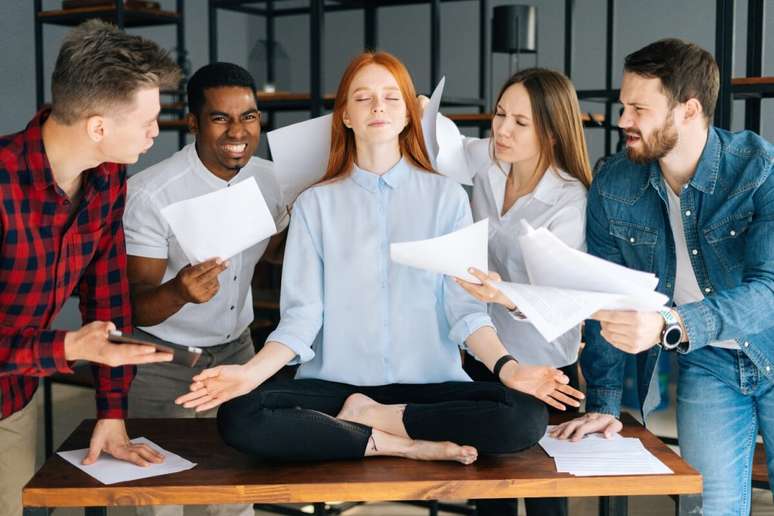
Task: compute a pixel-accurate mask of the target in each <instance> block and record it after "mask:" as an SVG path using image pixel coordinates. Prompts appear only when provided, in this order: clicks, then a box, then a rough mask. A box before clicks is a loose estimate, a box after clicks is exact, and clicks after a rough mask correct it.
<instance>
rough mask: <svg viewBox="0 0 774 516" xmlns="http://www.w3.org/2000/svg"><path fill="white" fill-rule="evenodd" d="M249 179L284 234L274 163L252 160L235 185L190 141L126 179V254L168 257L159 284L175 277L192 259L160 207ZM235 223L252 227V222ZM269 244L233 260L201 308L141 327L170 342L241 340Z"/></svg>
mask: <svg viewBox="0 0 774 516" xmlns="http://www.w3.org/2000/svg"><path fill="white" fill-rule="evenodd" d="M249 178H255V181H256V182H257V183H258V187H259V188H260V190H261V193H262V194H263V197H264V198H265V199H266V204H267V205H268V207H269V211H270V212H271V214H272V216H273V217H274V220H275V222H276V224H277V230H278V231H282V230H283V229H284V228H285V227H286V226H287V224H288V215H287V211H286V210H285V208H284V203H283V202H282V198H281V194H280V189H279V185H278V184H277V180H276V178H275V176H274V172H273V165H272V163H271V162H270V161H266V160H264V159H260V158H256V157H253V158H251V159H250V161H249V162H248V163H247V165H245V166H244V167H243V168H242V169H241V170H240V171H239V173H238V174H237V175H236V176H234V178H232V179H231V181H224V180H222V179H220V178H219V177H217V176H216V175H215V174H213V173H212V172H210V171H209V170H207V168H206V167H205V166H204V164H203V163H202V162H201V160H200V159H199V156H198V154H197V153H196V146H195V144H194V143H191V144H189V145H186V146H185V147H183V149H181V150H179V151H178V152H176V153H175V154H173V155H172V156H171V157H169V158H168V159H165V160H164V161H162V162H160V163H157V164H156V165H153V166H152V167H150V168H148V169H146V170H143V171H142V172H139V173H137V174H135V175H134V176H132V177H131V178H129V181H128V192H127V202H126V210H125V211H124V231H125V233H126V252H127V254H129V255H132V256H141V257H145V258H160V259H166V260H167V269H166V270H165V271H164V277H163V279H162V280H161V281H162V283H165V282H167V281H169V280H170V279H172V278H174V277H175V276H176V275H177V273H178V272H179V271H180V269H182V268H183V267H185V266H186V265H188V259H187V258H186V257H185V254H184V253H183V250H182V249H181V248H180V245H179V244H178V243H177V239H176V238H175V235H174V234H173V233H172V230H171V229H170V227H169V224H167V222H166V220H164V218H163V217H162V216H161V209H162V208H164V207H165V206H168V205H170V204H173V203H175V202H178V201H183V200H186V199H190V198H193V197H198V196H200V195H205V194H208V193H210V192H214V191H216V190H220V189H223V188H228V187H229V186H231V185H233V184H236V183H238V182H240V181H244V180H246V179H249ZM233 223H234V224H249V223H250V221H249V220H235V221H233ZM268 242H269V240H268V239H266V240H263V241H262V242H259V243H258V244H256V245H254V246H253V247H251V248H249V249H246V250H245V251H242V252H241V253H239V254H238V255H236V256H234V257H231V258H229V262H230V266H229V267H228V269H226V270H225V271H223V272H222V273H221V274H220V276H219V277H218V280H219V282H220V289H219V290H218V293H217V294H215V296H214V297H213V298H212V299H210V300H209V301H207V302H206V303H201V304H196V303H187V304H186V305H184V306H183V307H182V308H181V309H180V310H179V311H178V312H177V313H174V314H172V315H171V316H170V317H169V318H168V319H167V320H165V321H164V322H162V323H161V324H157V325H155V326H146V327H141V329H142V330H144V331H147V332H148V333H150V334H152V335H155V336H156V337H158V338H160V339H164V340H167V341H169V342H174V343H178V344H185V345H188V346H199V347H207V346H215V345H218V344H224V343H226V342H228V341H231V340H234V339H236V338H237V337H239V335H240V334H241V333H242V332H243V331H244V330H245V329H246V328H247V327H248V326H249V325H250V323H251V322H252V320H253V303H252V292H251V290H250V283H251V280H252V277H253V271H254V269H255V264H256V263H258V260H259V259H260V258H261V256H262V255H263V252H264V251H265V250H266V246H267V245H268Z"/></svg>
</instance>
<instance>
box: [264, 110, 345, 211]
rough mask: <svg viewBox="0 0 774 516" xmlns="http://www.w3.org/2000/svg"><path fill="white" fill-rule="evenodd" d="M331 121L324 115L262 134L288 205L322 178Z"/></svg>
mask: <svg viewBox="0 0 774 516" xmlns="http://www.w3.org/2000/svg"><path fill="white" fill-rule="evenodd" d="M331 120H332V115H324V116H320V117H317V118H312V119H311V120H305V121H303V122H299V123H297V124H292V125H288V126H285V127H281V128H279V129H275V130H273V131H269V132H268V133H267V134H266V138H267V139H268V141H269V147H270V148H271V157H272V160H273V161H274V173H275V174H276V176H277V182H278V183H279V185H280V190H281V191H282V198H283V199H285V202H287V203H288V204H292V203H293V202H294V201H295V200H296V197H298V194H300V193H301V192H302V191H304V190H305V189H306V188H307V187H309V186H311V185H313V184H314V183H316V182H317V181H319V180H320V179H321V178H322V177H323V176H324V175H325V169H326V167H327V166H328V157H329V156H330V152H331Z"/></svg>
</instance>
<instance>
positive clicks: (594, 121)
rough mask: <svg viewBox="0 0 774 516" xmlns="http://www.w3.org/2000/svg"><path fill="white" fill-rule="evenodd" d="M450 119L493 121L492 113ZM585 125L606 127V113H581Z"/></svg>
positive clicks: (477, 124) (462, 122)
mask: <svg viewBox="0 0 774 516" xmlns="http://www.w3.org/2000/svg"><path fill="white" fill-rule="evenodd" d="M445 116H447V117H448V118H449V119H450V120H452V121H454V122H455V123H456V124H457V125H460V126H472V127H483V126H489V125H490V124H491V123H492V114H491V113H448V114H445ZM581 120H582V121H583V125H584V126H585V127H605V115H603V114H601V113H581Z"/></svg>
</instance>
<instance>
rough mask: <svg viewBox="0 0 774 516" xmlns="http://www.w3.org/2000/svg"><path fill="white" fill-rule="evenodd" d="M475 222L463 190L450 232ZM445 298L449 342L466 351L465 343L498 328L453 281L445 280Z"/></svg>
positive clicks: (485, 312) (477, 304) (482, 306)
mask: <svg viewBox="0 0 774 516" xmlns="http://www.w3.org/2000/svg"><path fill="white" fill-rule="evenodd" d="M472 223H473V216H472V214H471V212H470V204H469V203H468V200H467V196H466V195H465V192H464V191H463V190H462V189H460V192H459V197H458V199H457V203H456V215H455V220H454V227H453V228H452V229H451V231H457V230H459V229H462V228H464V227H466V226H469V225H470V224H472ZM451 231H450V232H451ZM443 298H444V309H445V311H446V319H447V320H448V321H449V340H451V341H452V342H454V343H455V344H457V345H458V346H460V347H462V348H465V340H467V338H468V337H470V336H471V335H472V334H473V333H474V332H475V331H477V330H479V329H481V328H483V327H484V326H490V327H492V328H494V327H495V326H494V323H493V322H492V319H491V318H490V317H489V314H488V313H487V311H486V305H485V304H484V303H482V302H481V301H478V300H476V299H475V298H474V297H472V296H471V295H470V294H468V293H467V292H465V290H464V289H463V288H462V287H460V286H459V285H457V284H456V283H455V282H454V278H451V277H449V276H445V277H444V279H443Z"/></svg>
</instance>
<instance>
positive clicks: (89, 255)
mask: <svg viewBox="0 0 774 516" xmlns="http://www.w3.org/2000/svg"><path fill="white" fill-rule="evenodd" d="M48 115H49V110H48V109H43V110H41V111H40V112H38V114H37V115H36V116H35V118H33V119H32V121H31V122H30V123H29V124H28V125H27V128H26V129H24V130H23V131H21V132H19V133H16V134H12V135H9V136H3V137H0V203H1V204H0V418H6V417H8V416H10V415H11V414H13V413H14V412H17V411H19V410H21V409H22V408H24V407H25V406H26V405H27V403H29V401H30V399H31V398H32V395H33V394H34V393H35V389H37V386H38V377H40V376H48V375H51V374H54V373H56V372H63V373H69V372H72V370H71V369H70V365H69V364H68V362H67V361H66V360H65V354H64V337H65V333H66V332H65V331H61V330H52V329H50V325H51V322H52V321H53V320H54V318H55V317H56V315H57V314H58V313H59V311H60V310H61V308H62V306H63V305H64V303H65V301H66V300H67V298H68V297H69V296H70V295H71V294H73V293H74V292H76V291H77V294H78V296H79V298H80V311H81V316H82V319H83V323H84V324H86V323H89V322H92V321H113V323H115V325H116V327H117V328H118V329H120V330H123V331H130V330H131V312H130V310H131V309H130V301H129V287H128V283H127V279H126V275H125V271H126V249H125V244H124V231H123V226H122V223H121V218H122V216H123V211H124V203H125V199H126V168H125V167H123V166H121V165H116V164H113V163H103V164H102V165H100V166H98V167H96V168H94V169H90V170H87V171H85V172H84V175H83V184H82V196H81V199H80V205H79V206H78V207H77V209H76V211H75V212H72V210H71V209H70V201H69V200H68V198H67V196H66V195H65V193H64V192H63V191H62V189H61V188H59V187H58V186H57V185H56V183H55V182H54V179H53V175H52V173H51V167H50V165H49V162H48V159H47V158H46V153H45V149H44V148H43V140H42V136H41V126H42V124H43V122H44V121H45V120H46V118H47V117H48ZM71 214H72V215H71ZM70 220H72V222H70ZM92 369H93V373H94V378H95V384H96V399H97V416H98V417H99V418H124V417H125V415H126V410H127V392H128V391H129V385H130V384H131V381H132V378H133V376H134V368H133V367H132V366H124V367H115V368H110V367H106V366H97V365H94V366H92Z"/></svg>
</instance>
